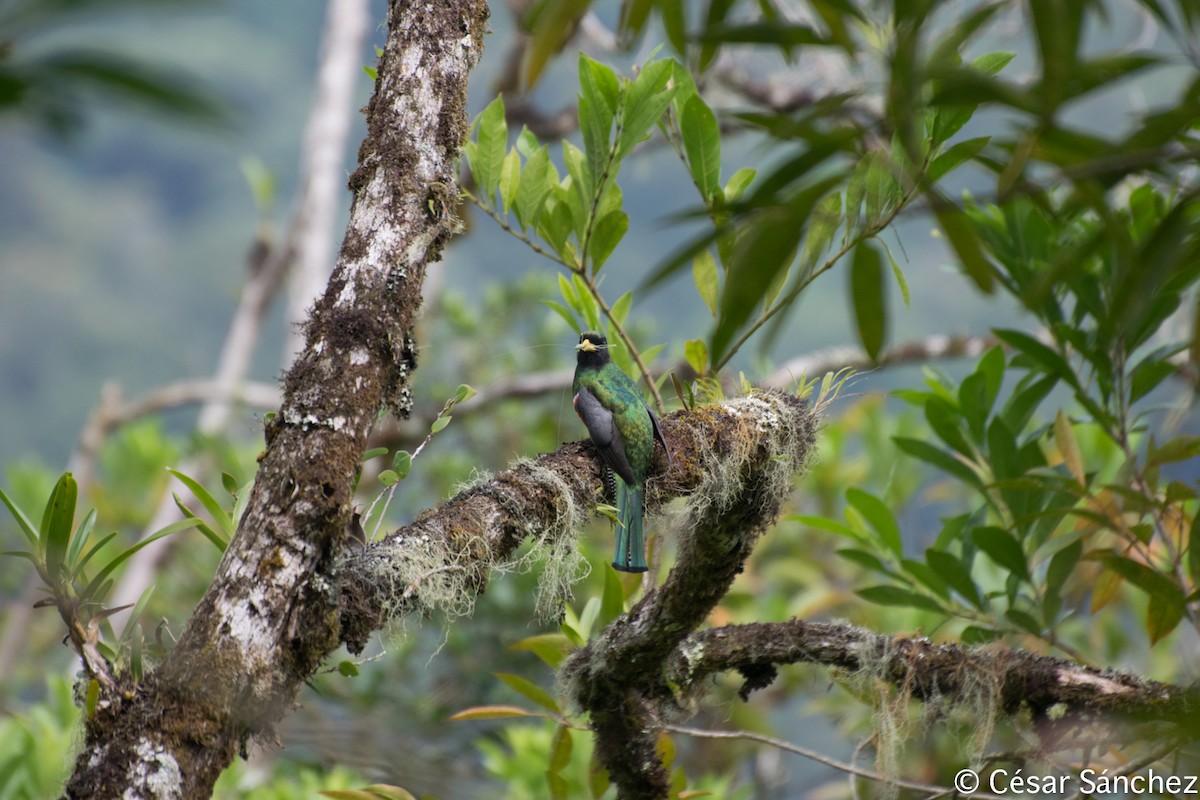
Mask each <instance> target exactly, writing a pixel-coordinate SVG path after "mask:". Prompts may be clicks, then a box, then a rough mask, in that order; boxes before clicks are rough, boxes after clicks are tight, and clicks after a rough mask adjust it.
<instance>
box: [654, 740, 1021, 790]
mask: <svg viewBox="0 0 1200 800" xmlns="http://www.w3.org/2000/svg"><path fill="white" fill-rule="evenodd" d="M663 730H667V731H671V732H672V733H682V734H684V735H685V736H695V737H697V738H701V739H747V740H749V741H752V742H759V743H760V744H766V745H770V746H771V747H776V748H779V749H780V750H785V751H787V752H789V753H794V754H796V755H798V756H801V757H803V758H807V759H809V760H810V761H815V762H817V763H818V764H824V765H825V766H827V767H833V768H834V769H836V770H838V771H840V772H845V773H847V774H849V775H857V776H858V777H860V778H866V779H868V780H872V781H876V782H878V783H884V784H890V785H892V786H898V787H900V788H901V789H912V790H914V791H918V792H928V793H929V794H930V795H931V796H935V797H936V796H942V795H950V794H955V793H956V791H955V790H954V789H951V788H949V787H946V786H934V785H933V784H928V783H917V782H916V781H907V780H904V779H903V778H889V777H887V776H886V775H880V774H879V773H878V772H875V771H873V770H869V769H863V768H862V767H858V766H855V765H854V764H848V763H846V762H845V761H838V760H837V759H835V758H830V757H829V756H826V755H824V754H822V753H819V752H817V751H816V750H810V749H808V748H807V747H801V746H800V745H798V744H792V743H791V742H789V741H785V740H784V739H777V738H775V737H774V736H766V735H764V734H761V733H751V732H750V731H707V730H703V729H701V728H688V727H684V726H683V725H663ZM957 794H959V795H960V796H965V797H980V798H983V799H984V800H1004V798H1001V797H998V796H997V795H993V794H988V793H986V792H970V793H966V794H964V793H962V792H957Z"/></svg>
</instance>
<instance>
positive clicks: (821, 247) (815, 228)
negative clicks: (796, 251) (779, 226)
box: [800, 192, 842, 273]
mask: <svg viewBox="0 0 1200 800" xmlns="http://www.w3.org/2000/svg"><path fill="white" fill-rule="evenodd" d="M841 224H842V195H841V194H840V193H838V192H830V193H829V194H828V195H827V196H826V197H825V199H824V200H822V201H821V202H820V203H817V207H816V210H814V211H813V217H812V222H810V223H809V225H808V234H807V235H806V236H805V237H804V246H803V248H801V250H800V268H801V269H802V270H804V271H805V272H806V273H807V272H809V271H810V270H812V269H813V268H814V267H815V266H816V265H817V262H818V261H819V260H820V258H821V255H822V254H823V253H824V252H825V251H826V250H828V249H829V245H830V244H832V243H833V236H834V234H836V233H837V229H838V227H839V226H840V225H841Z"/></svg>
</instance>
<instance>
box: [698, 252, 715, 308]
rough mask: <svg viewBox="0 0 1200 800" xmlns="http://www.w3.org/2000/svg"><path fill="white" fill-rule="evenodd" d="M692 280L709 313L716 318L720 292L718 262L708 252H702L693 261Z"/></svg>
mask: <svg viewBox="0 0 1200 800" xmlns="http://www.w3.org/2000/svg"><path fill="white" fill-rule="evenodd" d="M692 280H693V281H694V282H695V284H696V291H697V292H699V293H700V299H702V300H703V301H704V305H706V306H707V307H708V312H709V313H710V314H712V315H713V317H716V316H717V297H718V296H719V291H720V290H719V287H718V282H717V262H716V261H715V260H713V257H712V253H711V252H709V251H708V250H701V251H700V252H699V253H697V254H696V257H695V258H694V259H692Z"/></svg>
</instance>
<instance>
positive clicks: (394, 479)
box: [375, 469, 400, 486]
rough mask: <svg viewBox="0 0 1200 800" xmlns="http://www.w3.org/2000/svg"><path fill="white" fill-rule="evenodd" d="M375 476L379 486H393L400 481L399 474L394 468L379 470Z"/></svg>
mask: <svg viewBox="0 0 1200 800" xmlns="http://www.w3.org/2000/svg"><path fill="white" fill-rule="evenodd" d="M375 477H376V480H378V481H379V485H380V486H395V485H396V484H397V483H399V482H400V476H399V475H397V474H396V470H394V469H385V470H380V472H379V474H378V475H377V476H375Z"/></svg>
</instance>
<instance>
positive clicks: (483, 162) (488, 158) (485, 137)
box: [471, 97, 508, 205]
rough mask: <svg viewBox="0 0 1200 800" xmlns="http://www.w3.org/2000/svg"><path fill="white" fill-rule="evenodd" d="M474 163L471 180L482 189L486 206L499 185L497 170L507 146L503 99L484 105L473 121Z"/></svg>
mask: <svg viewBox="0 0 1200 800" xmlns="http://www.w3.org/2000/svg"><path fill="white" fill-rule="evenodd" d="M475 124H476V126H477V128H476V132H475V141H476V143H477V147H476V150H475V156H476V158H475V162H478V163H472V165H471V166H472V167H473V170H472V171H473V172H474V173H475V180H476V181H478V182H479V186H480V188H482V189H483V197H484V199H485V203H486V205H491V204H492V198H493V196H494V195H495V193H496V187H497V185H498V184H499V183H500V169H501V165H502V164H503V162H504V151H505V150H506V149H507V147H508V124H507V123H506V122H505V121H504V99H503V98H501V97H497V98H496V99H495V100H493V101H492V102H490V103H488V106H487V108H485V109H484V110H483V111H482V112H480V114H479V116H478V117H477V118H476V120H475Z"/></svg>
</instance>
